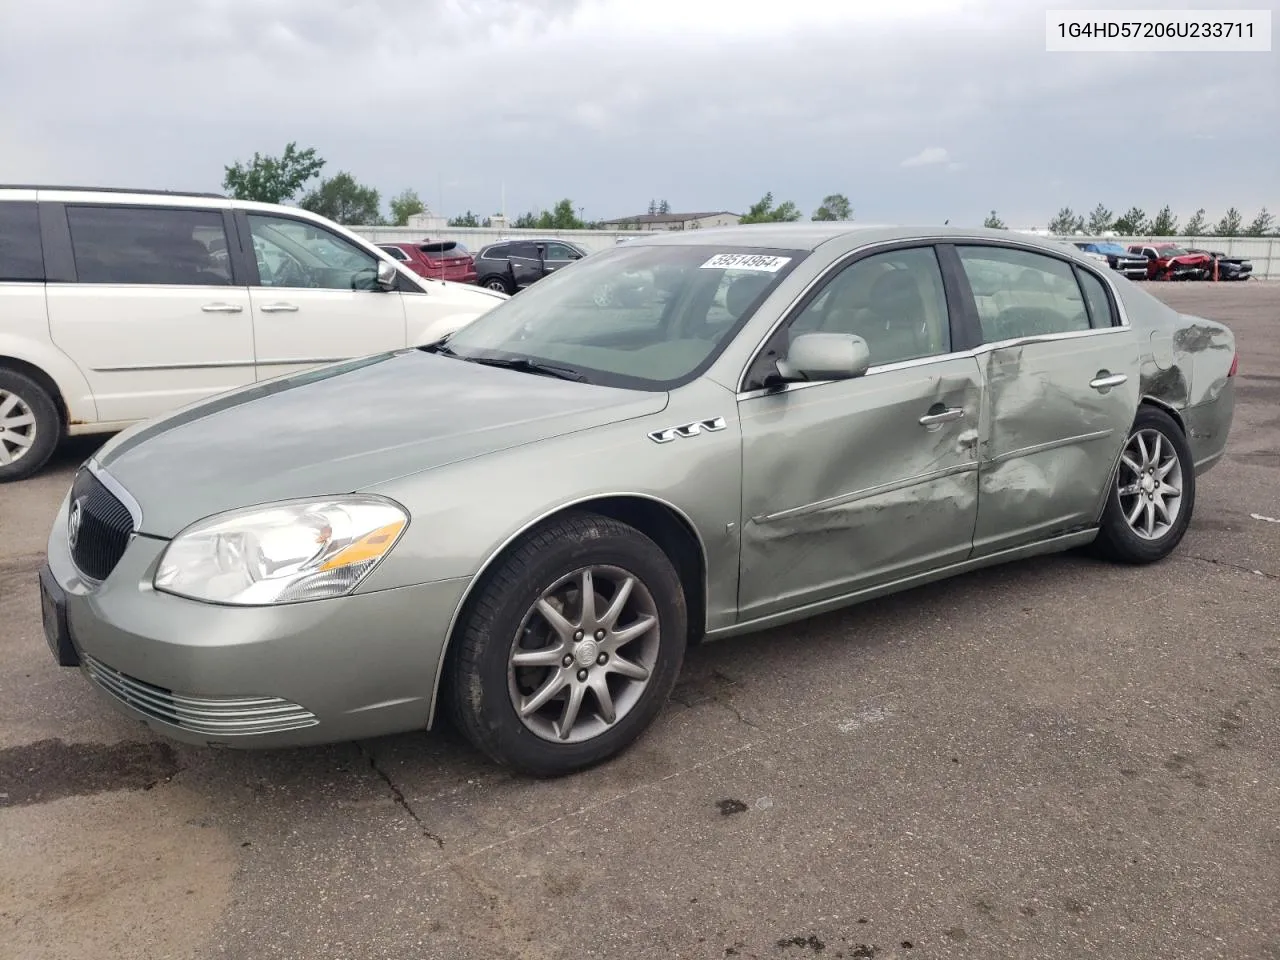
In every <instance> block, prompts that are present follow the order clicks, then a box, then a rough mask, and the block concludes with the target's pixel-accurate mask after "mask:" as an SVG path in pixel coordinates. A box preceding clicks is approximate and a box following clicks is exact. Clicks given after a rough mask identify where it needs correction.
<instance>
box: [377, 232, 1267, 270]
mask: <svg viewBox="0 0 1280 960" xmlns="http://www.w3.org/2000/svg"><path fill="white" fill-rule="evenodd" d="M352 229H353V230H355V232H356V233H358V234H360V235H361V236H364V237H367V238H369V239H370V240H373V241H375V242H384V243H385V242H388V241H410V240H421V239H422V238H423V236H424V231H423V230H421V229H419V228H416V227H353V228H352ZM1014 232H1017V231H1014ZM430 236H431V239H433V240H456V241H457V242H458V243H461V244H463V245H464V246H465V247H466V248H467V249H468V250H471V251H472V252H473V253H474V252H475V251H477V250H479V249H480V248H481V247H483V246H484V245H485V244H487V243H493V242H495V241H497V240H500V239H502V238H503V237H562V238H564V239H565V240H572V241H573V242H574V243H576V244H578V245H579V246H581V247H585V248H586V249H587V250H590V251H592V252H593V253H594V252H596V251H598V250H606V249H608V248H609V247H612V246H615V245H616V244H617V242H618V238H619V237H634V236H636V232H635V231H634V230H513V229H503V230H495V229H493V228H492V227H448V228H446V229H444V230H433V231H431V232H430ZM1056 239H1059V240H1063V241H1066V242H1073V241H1074V242H1082V241H1087V240H1093V241H1096V242H1099V243H1119V244H1123V245H1125V246H1128V245H1129V244H1133V243H1176V244H1178V245H1179V246H1182V247H1195V248H1198V249H1202V250H1216V251H1221V252H1222V253H1225V254H1227V256H1230V257H1246V258H1248V259H1249V260H1251V261H1252V262H1253V275H1254V276H1255V277H1257V278H1259V279H1264V280H1280V237H1085V236H1075V237H1058V238H1056Z"/></svg>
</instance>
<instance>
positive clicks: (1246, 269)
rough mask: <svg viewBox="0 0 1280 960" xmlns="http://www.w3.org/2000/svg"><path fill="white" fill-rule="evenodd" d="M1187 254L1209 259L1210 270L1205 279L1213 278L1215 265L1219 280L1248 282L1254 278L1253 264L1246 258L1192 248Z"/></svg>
mask: <svg viewBox="0 0 1280 960" xmlns="http://www.w3.org/2000/svg"><path fill="white" fill-rule="evenodd" d="M1187 253H1202V254H1204V255H1205V256H1207V257H1208V258H1209V269H1208V271H1207V273H1206V274H1205V276H1204V277H1203V279H1205V280H1209V279H1212V278H1213V265H1214V264H1215V263H1216V264H1217V265H1218V279H1219V280H1248V279H1249V278H1250V277H1251V276H1253V263H1252V262H1251V261H1249V260H1246V259H1245V258H1244V257H1230V256H1227V254H1225V253H1221V252H1220V251H1217V250H1203V249H1200V248H1197V247H1192V248H1189V249H1188V250H1187Z"/></svg>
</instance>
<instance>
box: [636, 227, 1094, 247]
mask: <svg viewBox="0 0 1280 960" xmlns="http://www.w3.org/2000/svg"><path fill="white" fill-rule="evenodd" d="M642 238H643V239H642ZM921 239H934V240H947V239H957V240H960V239H967V240H1003V241H1006V242H1010V243H1017V244H1020V245H1022V246H1034V247H1040V248H1042V249H1045V250H1050V251H1054V252H1057V253H1061V252H1062V251H1064V250H1067V251H1070V252H1072V253H1077V252H1078V251H1077V249H1076V247H1075V246H1074V245H1073V244H1070V243H1065V242H1063V241H1061V240H1057V239H1054V238H1053V237H1039V236H1036V235H1035V234H1030V233H1020V232H1018V231H1016V230H999V229H993V228H989V227H952V226H937V225H901V226H890V225H880V224H852V223H846V222H830V221H824V222H817V223H813V222H810V223H753V224H740V225H738V226H734V227H708V228H703V229H700V230H671V231H662V232H658V231H654V232H653V233H652V234H649V233H642V234H639V235H638V236H637V238H636V240H635V242H634V245H636V246H639V245H641V244H643V245H645V246H659V245H673V246H689V245H697V246H728V247H774V248H782V249H791V250H816V249H817V248H818V247H819V246H821V245H822V244H824V243H828V242H830V241H833V240H841V241H845V242H846V243H849V244H851V245H856V246H863V245H866V244H872V243H892V242H893V241H895V240H921ZM627 245H628V246H632V245H633V244H632V243H628V244H627Z"/></svg>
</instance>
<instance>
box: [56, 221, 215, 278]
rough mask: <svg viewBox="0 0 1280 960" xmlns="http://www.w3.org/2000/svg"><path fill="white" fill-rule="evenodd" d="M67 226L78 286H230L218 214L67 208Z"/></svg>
mask: <svg viewBox="0 0 1280 960" xmlns="http://www.w3.org/2000/svg"><path fill="white" fill-rule="evenodd" d="M67 225H68V227H70V229H71V251H72V254H73V255H74V257H75V263H76V278H77V279H78V280H79V282H80V283H132V284H183V285H189V286H227V285H229V284H230V283H231V264H230V261H229V259H228V257H227V234H226V231H225V230H224V229H223V225H222V212H221V211H219V210H175V209H171V208H163V207H112V206H105V205H103V206H68V207H67Z"/></svg>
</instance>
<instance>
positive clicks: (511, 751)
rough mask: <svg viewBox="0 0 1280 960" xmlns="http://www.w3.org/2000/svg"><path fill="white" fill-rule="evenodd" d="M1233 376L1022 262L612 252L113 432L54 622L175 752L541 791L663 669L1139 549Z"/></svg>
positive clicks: (640, 698)
mask: <svg viewBox="0 0 1280 960" xmlns="http://www.w3.org/2000/svg"><path fill="white" fill-rule="evenodd" d="M619 289H626V290H627V291H629V293H628V296H626V297H616V296H612V295H609V296H603V295H601V292H602V291H617V290H619ZM352 320H353V322H358V321H359V318H358V317H353V318H352ZM1235 373H1236V350H1235V340H1234V337H1233V336H1232V334H1231V332H1230V330H1228V329H1227V328H1226V327H1224V326H1223V325H1221V324H1219V323H1214V322H1212V321H1209V320H1205V319H1201V318H1198V317H1192V316H1186V315H1180V314H1179V313H1177V312H1175V311H1174V310H1172V309H1170V308H1168V307H1166V306H1164V305H1163V304H1161V303H1160V302H1159V301H1158V300H1156V299H1154V298H1153V297H1151V296H1150V295H1149V294H1147V293H1145V292H1144V291H1143V290H1142V289H1140V288H1139V287H1138V286H1135V285H1134V284H1131V283H1130V282H1129V281H1127V280H1125V279H1124V278H1123V277H1121V276H1119V275H1118V274H1116V273H1114V272H1112V271H1110V270H1108V269H1107V268H1106V266H1105V265H1103V264H1099V263H1097V262H1095V261H1093V260H1091V259H1087V258H1086V257H1085V256H1084V255H1083V254H1082V253H1080V252H1079V251H1078V250H1075V249H1074V248H1068V247H1067V246H1065V245H1062V244H1058V243H1056V242H1052V241H1042V240H1038V239H1035V238H1032V237H1027V236H1021V235H1019V234H1015V233H1011V232H1008V231H1002V230H1001V231H989V230H960V229H955V228H925V229H907V228H859V227H856V226H853V225H850V224H803V225H799V224H797V225H791V224H787V225H753V226H741V227H732V228H727V229H714V230H700V231H694V232H687V233H685V232H682V233H677V234H667V235H663V236H642V237H637V238H636V239H634V240H633V241H631V242H629V243H626V244H621V245H618V246H617V247H615V248H612V249H609V250H606V251H603V252H600V253H597V254H594V255H592V256H590V257H587V258H584V259H583V260H581V261H579V262H577V263H575V264H573V265H571V266H570V267H568V268H566V269H565V270H563V271H562V272H559V273H556V274H554V275H552V276H550V277H548V278H547V279H545V280H543V281H541V282H539V283H538V284H537V285H536V286H534V287H531V288H530V289H528V290H526V291H524V292H522V293H521V294H520V295H519V296H516V297H514V298H512V299H511V300H509V301H507V302H505V303H503V304H500V305H499V306H497V307H496V308H495V309H493V310H492V311H490V312H489V313H487V314H485V315H484V316H482V317H480V318H479V319H477V320H475V321H474V322H473V323H471V324H470V325H469V326H467V327H464V328H463V329H461V330H459V331H457V332H455V333H453V334H452V335H450V336H448V337H446V338H444V339H443V340H441V341H439V342H436V343H432V344H429V345H425V346H422V347H419V348H415V349H409V350H398V351H395V352H392V353H386V354H381V355H377V356H371V357H364V358H361V359H357V360H351V361H346V362H342V363H337V364H333V365H329V366H326V367H322V368H318V369H314V370H311V371H308V372H305V373H302V374H298V375H293V376H288V377H284V378H280V379H276V380H269V381H265V382H262V383H259V384H256V385H254V386H251V387H248V388H245V389H240V390H237V391H234V392H232V393H228V394H224V395H222V396H219V397H215V398H213V399H211V400H206V401H203V402H201V403H198V404H195V405H193V406H190V407H187V408H184V409H182V410H180V411H178V412H176V413H174V414H172V415H169V416H167V417H164V418H162V419H158V420H152V421H149V422H147V423H143V424H140V425H138V426H135V427H133V428H131V429H130V430H128V431H126V432H125V433H122V434H119V435H118V436H116V437H115V438H113V439H112V440H111V441H110V442H109V443H107V445H106V446H104V447H103V448H102V449H101V450H100V451H99V452H98V453H97V454H96V455H95V456H94V457H93V458H92V459H90V460H89V461H88V462H86V463H85V464H84V466H83V467H82V469H81V470H80V471H79V473H78V474H77V476H76V477H75V480H74V483H73V485H72V487H71V489H70V491H69V492H68V494H67V497H66V499H65V501H64V502H63V504H62V506H61V508H60V510H59V513H58V516H57V519H56V521H55V523H54V527H53V531H52V533H51V535H50V538H49V546H48V563H47V565H46V567H45V568H44V569H43V570H42V571H41V574H40V585H41V596H42V603H43V611H44V622H45V631H46V634H47V638H48V641H49V644H50V647H51V649H52V651H53V654H54V656H55V658H56V659H57V661H58V663H60V664H63V665H65V666H69V667H71V666H74V667H79V668H80V669H81V670H82V671H83V673H84V675H85V676H86V677H87V678H88V680H89V682H90V683H91V684H92V685H93V686H94V687H96V688H97V690H98V691H100V692H101V693H102V694H104V695H105V696H106V697H107V698H108V699H109V700H110V701H111V702H113V703H114V704H115V705H116V706H117V707H119V708H120V709H121V710H123V711H125V712H126V713H127V714H129V715H130V716H132V717H134V718H136V719H138V720H140V721H142V722H144V723H146V724H147V725H149V726H150V727H152V728H153V729H155V730H157V731H159V732H161V733H163V734H166V735H168V736H171V737H175V738H177V739H180V740H184V741H188V742H191V743H197V744H217V745H222V746H233V747H258V746H271V747H278V746H286V745H300V744H309V743H320V742H331V741H338V740H349V739H357V738H364V737H372V736H376V735H380V734H389V733H395V732H401V731H412V730H426V729H429V728H430V727H431V726H432V724H433V723H434V722H435V720H436V718H437V717H438V716H439V715H440V714H441V711H443V710H447V711H449V713H450V714H451V715H452V717H453V718H454V719H455V722H456V724H457V725H458V727H459V728H460V729H461V730H462V731H463V732H464V733H465V734H466V736H467V737H468V738H469V739H470V740H471V741H472V742H473V743H474V744H475V746H476V747H477V748H478V749H480V750H482V751H483V752H484V753H485V754H487V755H488V756H489V757H491V758H493V760H495V761H497V762H499V763H502V764H506V765H508V766H510V767H512V768H514V769H516V770H519V771H523V772H526V773H531V774H535V775H555V774H563V773H567V772H570V771H573V770H576V769H580V768H583V767H585V766H587V765H590V764H592V763H596V762H598V761H601V760H603V759H605V758H607V757H610V756H613V755H615V754H617V753H618V752H619V751H621V750H623V749H624V748H625V747H627V745H629V744H630V743H632V742H633V741H635V740H636V738H637V737H639V736H640V735H641V734H642V732H643V731H644V730H645V728H646V727H647V726H648V725H649V723H650V722H651V721H652V720H653V718H654V716H655V715H656V714H657V712H658V711H659V710H660V709H661V708H662V705H663V702H664V701H665V700H666V698H667V696H668V694H669V693H670V691H671V689H672V686H673V684H674V683H675V682H676V677H677V674H678V673H679V672H680V667H681V663H682V660H683V656H684V652H685V650H686V648H687V647H688V646H689V645H690V644H693V643H698V642H701V641H703V640H707V639H712V638H716V639H719V638H727V637H731V636H733V635H735V634H740V633H745V632H747V631H752V630H759V629H761V628H765V627H774V626H778V625H779V624H785V623H788V622H790V621H795V620H798V619H801V618H804V617H809V616H812V615H814V614H817V613H821V612H824V611H828V610H833V609H835V608H838V607H844V606H846V605H850V604H855V603H857V602H859V601H862V600H866V599H868V598H871V597H877V596H881V595H883V594H886V593H890V592H893V591H898V590H904V589H908V588H911V587H918V586H920V585H922V584H926V583H928V582H930V581H934V580H938V579H941V578H943V577H948V576H951V575H952V574H958V573H963V572H965V571H968V570H973V569H975V568H978V567H983V566H988V565H992V564H997V563H1004V562H1007V561H1010V560H1018V559H1022V558H1025V557H1029V556H1032V555H1035V554H1044V553H1051V552H1055V551H1064V550H1068V549H1071V548H1076V547H1086V546H1087V547H1089V548H1090V549H1093V550H1096V551H1098V552H1100V553H1101V554H1103V555H1105V556H1107V557H1110V558H1113V559H1114V560H1116V561H1118V562H1122V563H1129V564H1135V565H1136V564H1148V563H1151V562H1153V561H1158V560H1160V559H1161V558H1163V557H1165V556H1166V555H1168V554H1169V553H1170V551H1172V550H1174V549H1175V548H1176V547H1177V545H1178V542H1179V541H1180V540H1181V539H1182V536H1183V534H1184V532H1185V531H1186V529H1187V524H1188V522H1189V521H1190V519H1191V514H1192V510H1193V508H1194V505H1195V495H1196V478H1197V476H1198V475H1199V474H1201V473H1203V472H1204V471H1206V470H1208V469H1209V468H1210V467H1211V466H1213V465H1214V464H1215V463H1216V462H1217V461H1218V460H1219V458H1220V457H1221V456H1222V454H1223V449H1224V446H1225V443H1226V439H1227V433H1228V429H1229V427H1230V424H1231V418H1232V409H1233V384H1234V380H1233V377H1234V375H1235ZM1134 569H1135V572H1134V574H1133V576H1135V577H1141V576H1150V574H1143V573H1141V572H1137V571H1138V569H1139V568H1138V567H1135V568H1134ZM779 642H782V643H785V642H787V641H786V640H785V638H784V639H780V640H779Z"/></svg>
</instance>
